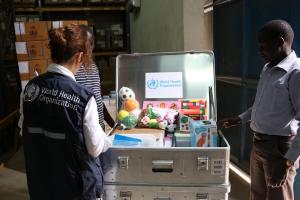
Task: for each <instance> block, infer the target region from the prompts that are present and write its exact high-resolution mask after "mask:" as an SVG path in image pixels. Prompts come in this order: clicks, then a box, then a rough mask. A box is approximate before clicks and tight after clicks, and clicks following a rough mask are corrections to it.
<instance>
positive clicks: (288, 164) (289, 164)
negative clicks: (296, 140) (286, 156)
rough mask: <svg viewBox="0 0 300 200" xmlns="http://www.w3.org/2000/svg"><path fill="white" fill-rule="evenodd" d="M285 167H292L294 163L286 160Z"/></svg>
mask: <svg viewBox="0 0 300 200" xmlns="http://www.w3.org/2000/svg"><path fill="white" fill-rule="evenodd" d="M286 165H287V166H288V167H292V166H293V165H294V162H293V161H291V160H287V161H286Z"/></svg>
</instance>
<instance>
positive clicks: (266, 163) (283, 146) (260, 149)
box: [250, 133, 299, 200]
mask: <svg viewBox="0 0 300 200" xmlns="http://www.w3.org/2000/svg"><path fill="white" fill-rule="evenodd" d="M292 139H293V138H292V137H280V136H267V135H264V134H258V133H254V138H253V146H252V151H251V158H250V174H251V200H293V199H294V190H293V185H294V179H295V176H296V169H297V168H298V167H299V166H298V163H297V164H296V165H295V166H294V167H292V168H291V169H290V170H289V172H288V176H287V181H286V182H285V184H284V185H283V186H282V187H279V188H272V187H268V186H267V174H268V172H269V171H272V168H274V167H276V161H278V159H283V156H284V154H285V153H286V152H287V151H288V149H289V148H290V146H291V141H292Z"/></svg>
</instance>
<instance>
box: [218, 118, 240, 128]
mask: <svg viewBox="0 0 300 200" xmlns="http://www.w3.org/2000/svg"><path fill="white" fill-rule="evenodd" d="M241 121H242V120H241V118H239V117H232V118H225V119H222V120H220V121H218V126H219V127H220V128H223V127H224V128H229V127H232V126H236V125H238V124H240V123H241Z"/></svg>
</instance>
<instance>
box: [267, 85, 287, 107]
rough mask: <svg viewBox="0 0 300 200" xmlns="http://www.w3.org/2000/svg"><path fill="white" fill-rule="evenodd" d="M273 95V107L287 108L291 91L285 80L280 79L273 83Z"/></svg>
mask: <svg viewBox="0 0 300 200" xmlns="http://www.w3.org/2000/svg"><path fill="white" fill-rule="evenodd" d="M272 89H273V90H274V91H273V94H274V95H273V97H271V98H272V100H271V102H272V109H273V110H274V111H275V110H281V109H285V108H286V106H287V105H288V104H289V101H290V100H289V91H288V87H287V84H286V82H285V81H284V80H282V79H279V80H276V81H274V82H273V83H272Z"/></svg>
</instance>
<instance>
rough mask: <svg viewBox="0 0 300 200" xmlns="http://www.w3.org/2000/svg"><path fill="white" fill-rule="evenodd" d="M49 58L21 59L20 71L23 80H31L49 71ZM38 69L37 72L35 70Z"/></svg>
mask: <svg viewBox="0 0 300 200" xmlns="http://www.w3.org/2000/svg"><path fill="white" fill-rule="evenodd" d="M48 63H49V60H48V59H41V60H28V61H19V62H18V66H19V73H20V79H21V80H31V79H33V78H34V77H36V75H40V74H43V73H46V72H47V67H48ZM35 71H36V72H35Z"/></svg>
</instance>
